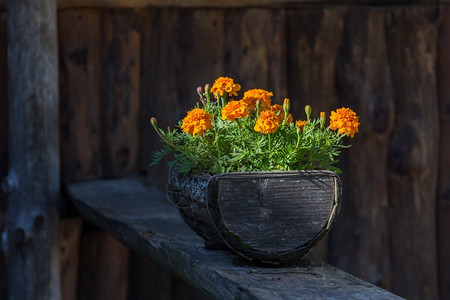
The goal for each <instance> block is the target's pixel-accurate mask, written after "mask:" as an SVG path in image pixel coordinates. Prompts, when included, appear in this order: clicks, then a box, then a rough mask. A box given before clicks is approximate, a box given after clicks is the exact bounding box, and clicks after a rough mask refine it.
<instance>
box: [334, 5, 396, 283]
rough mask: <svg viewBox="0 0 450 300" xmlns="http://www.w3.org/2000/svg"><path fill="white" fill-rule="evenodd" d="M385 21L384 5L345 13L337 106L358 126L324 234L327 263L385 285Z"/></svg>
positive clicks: (388, 91)
mask: <svg viewBox="0 0 450 300" xmlns="http://www.w3.org/2000/svg"><path fill="white" fill-rule="evenodd" d="M384 26H385V9H383V8H380V9H365V8H364V9H359V8H351V9H348V10H347V12H346V14H345V18H344V28H343V40H342V44H341V47H340V49H339V57H338V65H337V72H336V91H337V96H338V98H339V106H338V107H350V108H351V109H353V110H355V111H356V112H357V114H358V115H359V116H360V122H361V125H360V127H359V133H358V134H357V135H355V138H354V139H349V138H348V139H347V140H346V141H345V143H346V144H351V145H352V147H351V148H350V149H346V151H343V153H342V154H343V155H342V158H341V164H340V167H341V168H342V170H343V173H342V175H341V178H342V182H343V202H342V208H341V214H340V217H339V220H338V222H337V223H336V226H335V227H334V229H333V230H332V231H331V233H330V235H329V236H330V239H331V241H330V249H329V251H330V252H329V254H330V260H329V262H330V263H332V264H334V265H336V266H338V267H339V268H342V269H344V270H346V271H348V272H350V273H352V274H354V275H356V276H358V277H360V278H363V279H364V280H368V281H370V282H372V283H375V284H377V285H380V286H382V287H384V288H386V289H390V287H391V284H392V283H391V280H392V278H391V262H390V248H389V243H390V236H389V226H388V225H389V223H388V210H389V208H388V196H389V194H388V188H387V183H388V178H387V161H388V146H389V139H390V133H391V131H392V127H393V122H394V102H393V101H394V99H393V88H392V83H391V70H390V68H389V61H388V55H387V53H388V46H387V44H386V33H385V30H384ZM369 182H370V184H368V183H369ZM342 241H346V242H345V243H343V242H342Z"/></svg>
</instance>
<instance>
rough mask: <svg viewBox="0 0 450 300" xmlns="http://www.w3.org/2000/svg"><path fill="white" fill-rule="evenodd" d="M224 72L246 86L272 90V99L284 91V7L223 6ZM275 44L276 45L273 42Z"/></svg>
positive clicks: (280, 97)
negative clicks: (239, 7)
mask: <svg viewBox="0 0 450 300" xmlns="http://www.w3.org/2000/svg"><path fill="white" fill-rule="evenodd" d="M225 20H226V22H225V36H226V43H225V49H226V51H225V64H224V69H225V71H224V75H226V76H229V77H232V78H234V80H235V82H238V83H239V84H241V86H242V90H241V92H240V93H239V97H242V96H243V94H244V92H245V91H246V90H250V89H255V88H261V89H265V90H268V91H271V92H273V93H274V97H273V98H272V100H273V101H272V103H274V104H275V103H278V104H282V103H283V100H284V98H286V97H288V95H287V83H288V80H287V68H286V63H287V60H286V59H285V58H286V55H287V49H286V11H285V10H278V9H273V10H271V9H239V10H236V9H235V10H226V15H225ZM274 45H276V46H274Z"/></svg>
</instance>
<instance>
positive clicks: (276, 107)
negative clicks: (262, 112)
mask: <svg viewBox="0 0 450 300" xmlns="http://www.w3.org/2000/svg"><path fill="white" fill-rule="evenodd" d="M270 110H271V111H273V112H274V113H275V114H276V115H277V116H278V121H279V122H280V124H281V123H283V121H284V118H285V113H284V108H283V106H281V105H280V104H274V105H272V106H271V107H270ZM293 121H294V118H293V117H292V115H291V114H289V115H288V117H287V120H286V125H289V124H291V123H292V122H293Z"/></svg>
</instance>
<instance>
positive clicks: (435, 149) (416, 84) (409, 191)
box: [386, 7, 439, 299]
mask: <svg viewBox="0 0 450 300" xmlns="http://www.w3.org/2000/svg"><path fill="white" fill-rule="evenodd" d="M438 16H439V14H438V11H437V8H435V7H432V8H429V7H414V8H408V9H406V8H396V9H391V10H388V11H387V15H386V18H387V19H386V33H387V45H388V57H389V63H390V68H391V75H392V86H393V93H394V103H395V112H396V113H395V126H394V129H393V132H392V135H391V139H390V142H389V151H388V175H389V177H388V191H389V193H388V194H389V202H388V203H389V222H390V234H391V263H392V272H393V282H392V284H393V285H392V290H393V292H394V293H398V294H399V295H401V296H403V297H407V298H410V299H425V298H428V299H432V298H434V299H436V298H437V297H438V293H437V259H436V250H437V249H436V205H435V203H436V201H435V199H436V188H437V174H438V160H437V158H438V155H439V127H438V126H439V121H438V120H439V113H438V100H437V91H436V51H437V50H436V47H437V26H436V22H437V21H438Z"/></svg>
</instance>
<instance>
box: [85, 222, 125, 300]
mask: <svg viewBox="0 0 450 300" xmlns="http://www.w3.org/2000/svg"><path fill="white" fill-rule="evenodd" d="M128 260H129V250H128V249H127V248H126V247H125V246H123V245H122V244H121V243H119V242H118V241H117V240H116V239H114V238H113V237H112V236H110V235H109V234H107V233H105V232H102V231H94V232H87V233H84V234H83V236H82V239H81V244H80V273H79V299H81V300H90V299H92V300H96V299H111V300H125V299H127V294H128Z"/></svg>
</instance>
